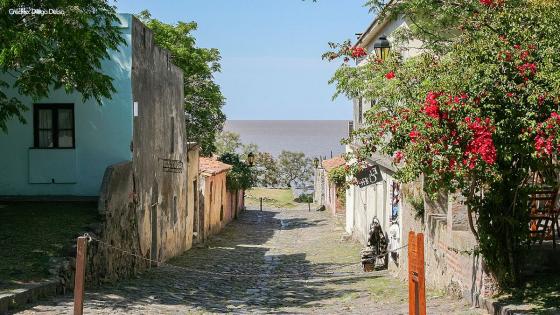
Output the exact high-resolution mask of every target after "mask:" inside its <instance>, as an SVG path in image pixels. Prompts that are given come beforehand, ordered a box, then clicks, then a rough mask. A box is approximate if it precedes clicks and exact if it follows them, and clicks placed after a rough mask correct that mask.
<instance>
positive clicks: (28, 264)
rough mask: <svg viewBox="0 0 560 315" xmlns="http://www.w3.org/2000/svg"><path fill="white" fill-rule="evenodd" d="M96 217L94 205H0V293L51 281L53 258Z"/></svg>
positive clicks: (41, 203)
mask: <svg viewBox="0 0 560 315" xmlns="http://www.w3.org/2000/svg"><path fill="white" fill-rule="evenodd" d="M97 217H98V214H97V209H96V204H95V203H91V202H88V203H86V202H79V203H77V202H59V203H55V202H13V203H0V291H2V289H9V288H12V287H16V286H17V285H18V284H21V283H27V282H33V281H40V280H43V279H46V278H49V271H48V270H49V267H50V266H49V261H50V259H51V257H60V256H61V255H62V248H63V246H65V245H66V244H69V242H71V241H72V239H73V238H75V237H76V236H77V233H79V232H81V231H83V228H84V227H85V226H87V225H88V224H90V223H93V222H95V221H96V220H97Z"/></svg>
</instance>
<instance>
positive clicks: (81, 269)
mask: <svg viewBox="0 0 560 315" xmlns="http://www.w3.org/2000/svg"><path fill="white" fill-rule="evenodd" d="M86 254H87V238H86V237H85V236H80V237H78V248H77V250H76V274H75V276H74V280H75V281H74V315H82V314H83V313H84V280H85V274H86Z"/></svg>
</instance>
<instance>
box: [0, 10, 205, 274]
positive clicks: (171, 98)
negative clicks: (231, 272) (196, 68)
mask: <svg viewBox="0 0 560 315" xmlns="http://www.w3.org/2000/svg"><path fill="white" fill-rule="evenodd" d="M118 27H119V28H120V30H121V33H122V36H123V39H124V41H125V44H123V45H121V46H119V47H118V49H116V50H114V51H109V52H108V53H109V57H108V58H107V59H106V60H104V61H103V63H102V71H103V72H104V74H107V75H110V76H111V77H112V78H113V85H114V87H115V89H116V92H115V93H114V94H113V96H112V98H111V99H103V101H102V104H97V103H96V102H94V101H86V102H83V101H82V96H81V95H79V94H78V93H65V92H64V91H60V90H53V91H52V92H51V93H50V94H49V97H47V98H44V99H40V100H37V101H33V100H31V99H30V98H27V97H25V96H21V95H18V94H17V91H15V90H9V91H7V94H8V96H14V97H18V98H19V99H21V100H22V101H23V102H24V103H25V104H26V105H27V106H28V108H29V109H30V110H29V111H28V112H26V114H25V115H26V116H25V118H26V120H27V122H28V123H27V124H21V123H19V122H17V121H10V122H9V124H8V128H9V129H8V134H0V147H2V148H3V149H4V150H6V151H9V152H10V154H3V155H2V156H1V157H0V160H1V161H2V162H3V163H4V166H5V167H3V168H2V170H0V198H23V199H31V198H37V197H39V198H52V197H63V198H67V197H73V198H80V199H81V198H85V197H93V198H98V212H99V215H100V217H101V222H100V224H99V226H98V227H97V228H95V229H94V230H92V231H90V232H89V233H90V235H93V236H95V237H96V238H97V239H99V240H101V241H102V242H104V243H105V244H118V246H119V247H120V248H126V249H127V250H128V251H130V252H133V253H134V254H135V255H138V256H142V257H145V258H149V259H152V260H154V261H165V260H167V259H169V258H171V257H173V256H176V255H178V254H181V253H183V252H184V251H186V250H188V249H189V248H190V247H191V245H192V241H193V232H194V228H193V225H194V213H195V210H196V209H197V208H196V205H197V203H198V201H197V198H196V197H197V194H195V192H197V190H198V189H197V188H196V187H197V186H198V146H196V145H195V144H192V143H189V142H188V139H187V135H186V130H185V127H184V126H185V112H184V105H183V103H184V89H183V72H182V70H181V69H180V68H178V67H176V66H175V65H174V64H173V63H172V60H171V59H172V57H171V53H170V52H169V51H167V50H165V49H162V48H160V47H158V46H157V45H156V44H155V41H154V36H153V33H152V31H151V30H150V29H148V28H147V27H146V26H145V25H143V24H142V22H140V21H139V20H138V19H137V18H135V17H134V16H133V15H131V14H120V15H119V22H118ZM102 244H103V243H101V242H100V243H95V242H93V243H92V244H91V245H90V248H91V250H90V252H91V253H92V255H91V257H88V260H89V261H88V266H90V267H91V268H89V267H88V275H87V279H88V281H89V282H97V281H105V280H116V279H119V278H122V277H126V276H129V275H131V274H134V273H135V272H137V271H141V270H143V269H145V268H147V267H149V265H148V263H146V262H145V261H143V260H139V259H137V258H135V257H133V256H126V255H122V254H120V253H119V252H116V251H114V250H111V249H110V248H107V247H105V246H103V245H102Z"/></svg>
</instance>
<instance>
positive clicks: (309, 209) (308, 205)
mask: <svg viewBox="0 0 560 315" xmlns="http://www.w3.org/2000/svg"><path fill="white" fill-rule="evenodd" d="M307 208H308V211H307V212H311V203H310V202H308V203H307Z"/></svg>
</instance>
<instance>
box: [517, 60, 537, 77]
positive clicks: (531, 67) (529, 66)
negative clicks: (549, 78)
mask: <svg viewBox="0 0 560 315" xmlns="http://www.w3.org/2000/svg"><path fill="white" fill-rule="evenodd" d="M517 70H519V74H520V75H521V76H528V75H535V73H537V65H536V64H534V63H529V62H528V63H525V64H522V65H520V66H517ZM527 71H528V72H529V73H527Z"/></svg>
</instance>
